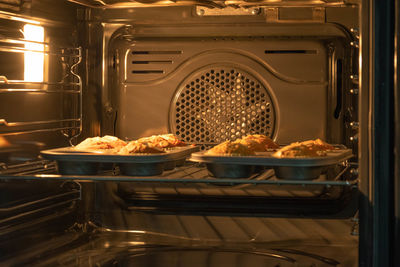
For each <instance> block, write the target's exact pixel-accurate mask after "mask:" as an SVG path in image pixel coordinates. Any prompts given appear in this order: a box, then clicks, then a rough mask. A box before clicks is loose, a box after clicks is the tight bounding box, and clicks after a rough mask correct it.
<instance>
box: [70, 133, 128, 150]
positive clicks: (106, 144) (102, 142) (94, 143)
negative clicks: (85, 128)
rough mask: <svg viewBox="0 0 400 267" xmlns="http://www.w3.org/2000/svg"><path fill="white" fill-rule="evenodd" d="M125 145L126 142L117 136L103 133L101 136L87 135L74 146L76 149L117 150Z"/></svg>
mask: <svg viewBox="0 0 400 267" xmlns="http://www.w3.org/2000/svg"><path fill="white" fill-rule="evenodd" d="M124 146H126V142H124V141H122V140H121V139H119V138H118V137H115V136H111V135H105V136H103V137H99V136H96V137H89V138H86V139H85V140H84V141H82V142H81V143H79V144H78V145H76V146H75V147H74V149H76V150H83V151H85V150H87V151H103V152H104V151H106V152H118V151H119V150H120V149H121V148H123V147H124Z"/></svg>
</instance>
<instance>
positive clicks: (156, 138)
mask: <svg viewBox="0 0 400 267" xmlns="http://www.w3.org/2000/svg"><path fill="white" fill-rule="evenodd" d="M137 141H138V142H141V143H149V144H151V145H152V146H154V147H158V148H170V147H177V146H185V145H186V144H185V142H183V141H181V140H179V139H178V137H177V136H175V135H173V134H160V135H152V136H149V137H142V138H139V139H138V140H137Z"/></svg>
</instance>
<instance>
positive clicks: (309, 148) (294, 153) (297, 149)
mask: <svg viewBox="0 0 400 267" xmlns="http://www.w3.org/2000/svg"><path fill="white" fill-rule="evenodd" d="M333 149H335V148H334V147H333V146H332V145H330V144H328V143H325V142H324V141H322V140H321V139H316V140H308V141H304V142H295V143H291V144H290V145H287V146H285V147H282V148H281V149H279V150H278V151H277V152H275V153H274V157H278V158H298V157H323V156H326V155H327V151H329V150H333Z"/></svg>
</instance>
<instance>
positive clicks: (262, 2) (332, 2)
mask: <svg viewBox="0 0 400 267" xmlns="http://www.w3.org/2000/svg"><path fill="white" fill-rule="evenodd" d="M69 1H70V2H73V3H77V4H80V5H84V6H88V7H92V8H123V7H125V8H129V7H144V6H188V5H201V6H207V7H210V8H224V7H227V6H233V7H242V6H244V7H249V6H250V7H252V6H337V5H345V4H351V3H352V1H351V0H300V1H291V0H274V1H271V0H256V1H245V0H226V1H223V0H222V1H220V0H219V1H215V0H214V1H198V0H193V1H190V0H170V1H161V0H160V1H157V0H156V1H144V0H136V1H133V0H131V1H127V0H103V1H97V0H69ZM353 2H354V1H353Z"/></svg>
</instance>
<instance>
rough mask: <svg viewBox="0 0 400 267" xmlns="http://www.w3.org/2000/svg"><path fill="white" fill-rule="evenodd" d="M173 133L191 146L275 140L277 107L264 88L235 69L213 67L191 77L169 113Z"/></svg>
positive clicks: (183, 86)
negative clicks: (250, 138) (259, 137)
mask: <svg viewBox="0 0 400 267" xmlns="http://www.w3.org/2000/svg"><path fill="white" fill-rule="evenodd" d="M170 116H171V117H170V118H171V120H170V122H171V128H172V129H171V130H172V131H174V132H175V133H176V134H177V135H178V136H179V137H181V138H182V139H183V140H185V141H187V142H191V143H220V142H223V141H225V140H236V139H237V138H240V137H242V136H243V135H246V134H265V135H267V136H270V137H272V135H273V132H274V126H275V112H274V105H273V103H272V100H271V98H270V96H269V94H268V91H267V89H266V88H265V86H264V85H263V84H262V83H260V82H259V81H258V80H257V79H256V78H255V77H254V76H253V75H251V74H250V73H247V72H246V71H243V70H240V69H237V68H233V67H224V66H221V67H215V66H213V67H211V68H207V69H203V70H201V71H199V72H197V73H195V74H194V75H192V76H189V77H188V78H187V79H186V80H185V81H184V82H183V83H182V84H181V87H180V88H179V90H178V92H177V95H176V97H175V102H174V104H173V106H172V109H171V113H170Z"/></svg>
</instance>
